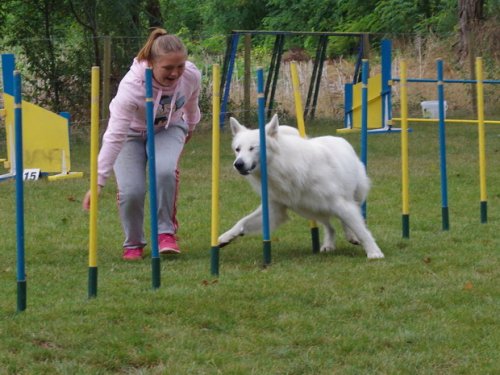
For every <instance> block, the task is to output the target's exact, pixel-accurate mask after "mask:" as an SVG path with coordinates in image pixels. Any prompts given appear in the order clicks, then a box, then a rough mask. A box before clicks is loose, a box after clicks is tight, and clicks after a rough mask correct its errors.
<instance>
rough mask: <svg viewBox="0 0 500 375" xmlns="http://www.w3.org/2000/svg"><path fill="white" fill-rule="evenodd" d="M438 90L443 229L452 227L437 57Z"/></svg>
mask: <svg viewBox="0 0 500 375" xmlns="http://www.w3.org/2000/svg"><path fill="white" fill-rule="evenodd" d="M436 65H437V91H438V102H439V160H440V166H441V168H440V169H441V206H442V208H441V215H442V223H443V230H449V229H450V219H449V210H448V174H447V171H446V129H445V128H446V122H445V114H444V81H443V60H441V59H437V60H436Z"/></svg>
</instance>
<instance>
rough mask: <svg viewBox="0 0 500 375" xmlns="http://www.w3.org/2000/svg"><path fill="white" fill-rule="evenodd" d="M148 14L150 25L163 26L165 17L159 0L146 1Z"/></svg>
mask: <svg viewBox="0 0 500 375" xmlns="http://www.w3.org/2000/svg"><path fill="white" fill-rule="evenodd" d="M146 15H147V17H148V21H149V27H163V17H162V15H161V7H160V2H159V1H158V0H147V1H146Z"/></svg>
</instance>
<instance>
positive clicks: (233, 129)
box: [229, 117, 245, 135]
mask: <svg viewBox="0 0 500 375" xmlns="http://www.w3.org/2000/svg"><path fill="white" fill-rule="evenodd" d="M229 123H230V125H231V133H233V135H236V134H237V133H238V132H240V131H242V130H243V129H245V127H244V126H243V125H241V124H240V123H239V122H238V120H236V119H235V118H234V117H230V118H229Z"/></svg>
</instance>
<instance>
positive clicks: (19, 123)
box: [14, 70, 26, 312]
mask: <svg viewBox="0 0 500 375" xmlns="http://www.w3.org/2000/svg"><path fill="white" fill-rule="evenodd" d="M14 129H15V138H16V142H15V145H16V153H15V156H16V239H17V240H16V241H17V311H19V312H20V311H24V310H26V273H25V257H24V250H25V249H24V186H23V111H22V97H21V74H20V73H19V71H17V70H15V71H14Z"/></svg>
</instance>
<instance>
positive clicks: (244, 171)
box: [233, 159, 248, 176]
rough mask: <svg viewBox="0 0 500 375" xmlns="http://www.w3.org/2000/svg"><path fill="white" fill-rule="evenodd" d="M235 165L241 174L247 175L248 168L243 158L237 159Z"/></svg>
mask: <svg viewBox="0 0 500 375" xmlns="http://www.w3.org/2000/svg"><path fill="white" fill-rule="evenodd" d="M233 165H234V168H236V170H237V171H238V172H240V174H241V175H243V176H246V175H247V174H248V169H247V168H246V167H245V163H244V162H243V161H242V160H241V159H237V160H236V161H235V162H234V163H233Z"/></svg>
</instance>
